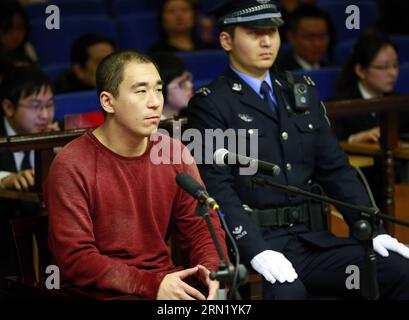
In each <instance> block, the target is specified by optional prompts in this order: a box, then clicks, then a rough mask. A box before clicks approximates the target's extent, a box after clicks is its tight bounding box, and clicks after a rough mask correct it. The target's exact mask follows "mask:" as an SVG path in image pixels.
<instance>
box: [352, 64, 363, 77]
mask: <svg viewBox="0 0 409 320" xmlns="http://www.w3.org/2000/svg"><path fill="white" fill-rule="evenodd" d="M354 71H355V74H356V75H357V76H358V78H359V79H361V80H364V79H365V69H364V68H363V67H362V66H361V65H360V64H359V63H358V64H356V65H355V66H354Z"/></svg>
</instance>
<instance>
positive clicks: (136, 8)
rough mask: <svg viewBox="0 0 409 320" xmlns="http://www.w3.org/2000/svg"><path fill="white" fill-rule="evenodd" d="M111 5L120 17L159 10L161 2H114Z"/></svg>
mask: <svg viewBox="0 0 409 320" xmlns="http://www.w3.org/2000/svg"><path fill="white" fill-rule="evenodd" d="M111 5H112V11H113V12H114V14H116V15H118V16H120V15H128V14H134V13H145V12H154V11H158V10H159V1H152V0H138V1H135V0H113V1H112V4H111Z"/></svg>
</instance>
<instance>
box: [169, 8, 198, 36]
mask: <svg viewBox="0 0 409 320" xmlns="http://www.w3.org/2000/svg"><path fill="white" fill-rule="evenodd" d="M162 20H163V28H164V29H165V30H166V32H167V33H170V34H179V33H186V32H191V31H192V29H193V28H194V21H195V15H194V11H193V9H192V6H191V5H190V4H189V2H188V1H187V0H170V1H168V2H167V3H166V5H165V6H164V8H163V17H162Z"/></svg>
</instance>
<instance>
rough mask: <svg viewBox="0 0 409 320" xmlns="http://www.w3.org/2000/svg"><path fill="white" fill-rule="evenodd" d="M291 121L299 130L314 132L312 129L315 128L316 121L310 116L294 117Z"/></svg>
mask: <svg viewBox="0 0 409 320" xmlns="http://www.w3.org/2000/svg"><path fill="white" fill-rule="evenodd" d="M293 122H294V124H295V126H296V127H297V128H298V130H299V131H300V132H304V133H314V131H315V130H316V129H317V125H316V122H315V121H313V120H312V119H311V118H306V117H300V118H295V119H293Z"/></svg>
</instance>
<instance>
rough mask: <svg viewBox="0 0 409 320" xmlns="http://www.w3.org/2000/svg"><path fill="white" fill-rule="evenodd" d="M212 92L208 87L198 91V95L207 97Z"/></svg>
mask: <svg viewBox="0 0 409 320" xmlns="http://www.w3.org/2000/svg"><path fill="white" fill-rule="evenodd" d="M211 92H212V91H211V90H210V89H209V88H208V87H202V88H200V89H199V90H197V91H196V94H197V95H200V96H204V97H207V96H208V95H209V94H210V93H211Z"/></svg>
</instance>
